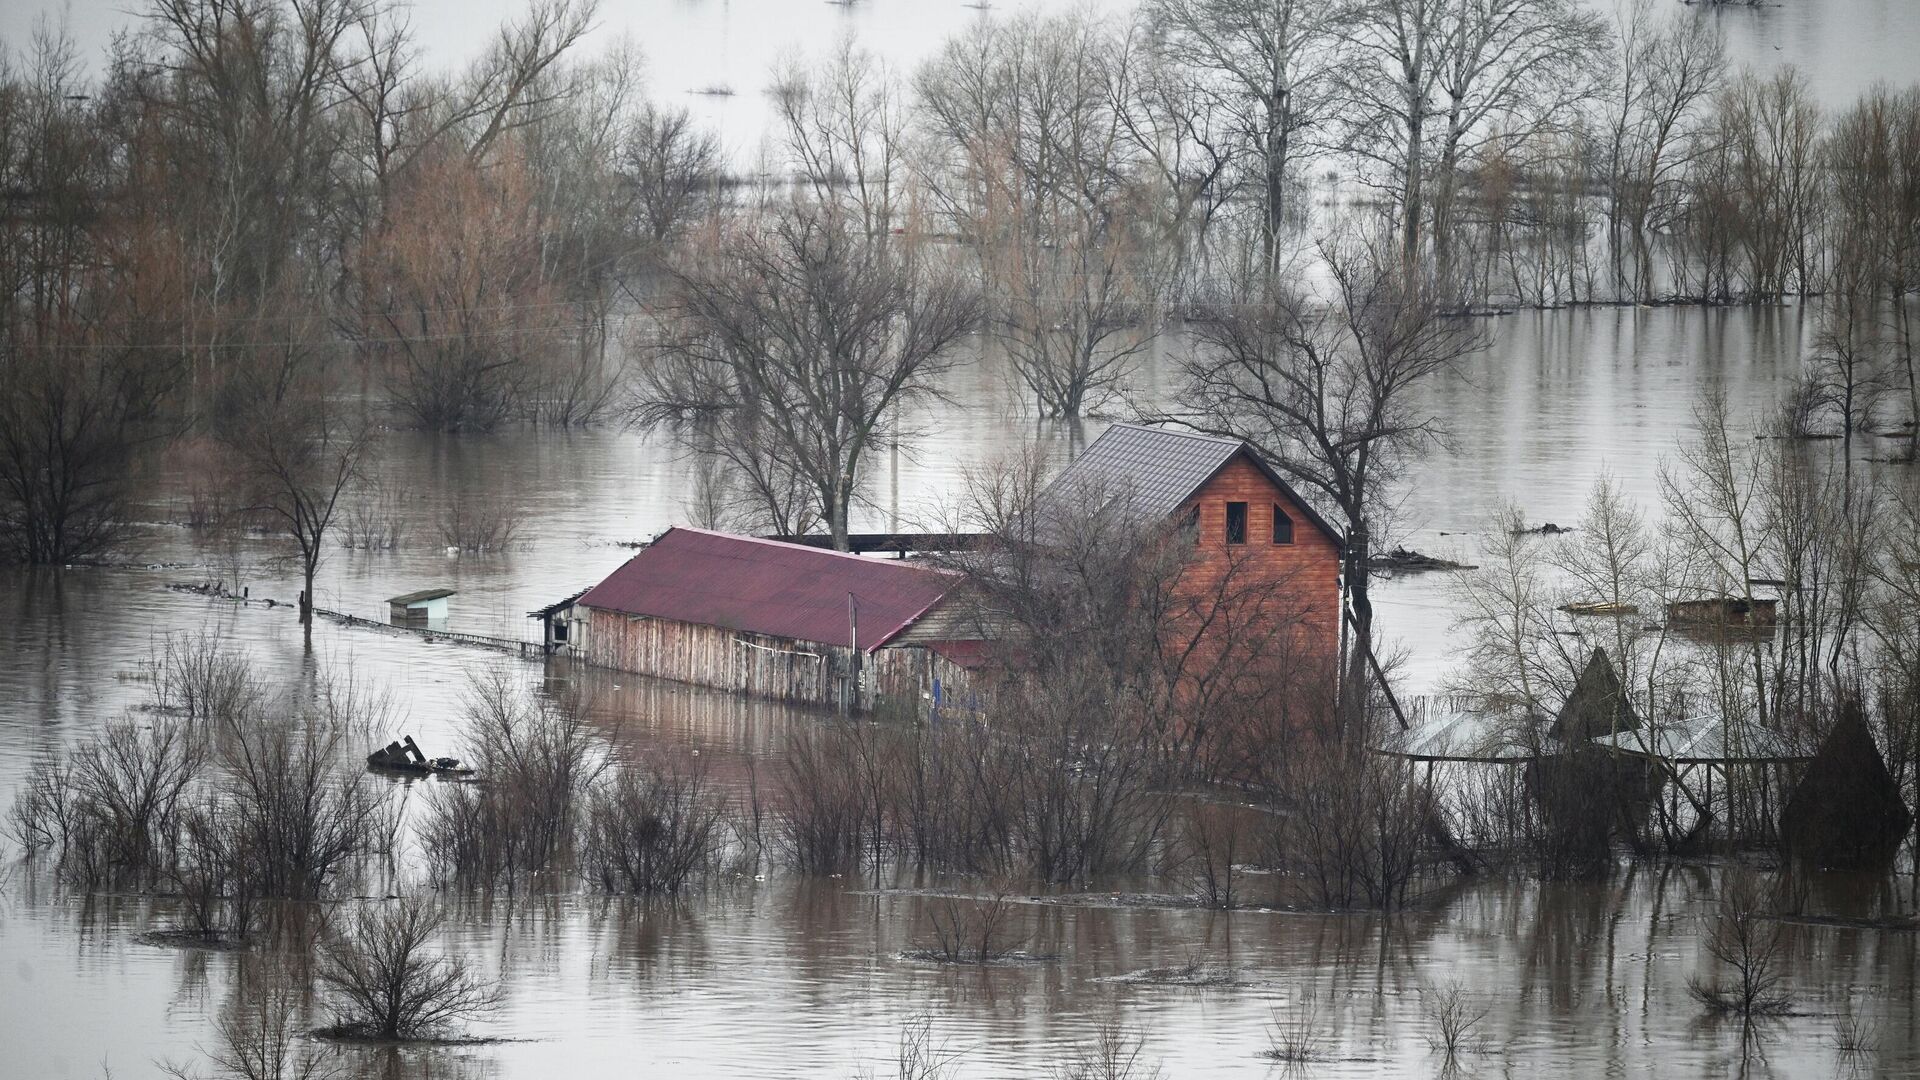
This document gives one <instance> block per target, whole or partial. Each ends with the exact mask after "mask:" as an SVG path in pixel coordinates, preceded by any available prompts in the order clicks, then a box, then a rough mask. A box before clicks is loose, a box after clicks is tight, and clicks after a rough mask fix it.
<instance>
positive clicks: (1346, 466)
mask: <svg viewBox="0 0 1920 1080" xmlns="http://www.w3.org/2000/svg"><path fill="white" fill-rule="evenodd" d="M1321 254H1322V257H1323V258H1324V259H1325V261H1326V262H1327V264H1328V266H1329V269H1330V272H1331V278H1332V282H1333V286H1332V291H1331V294H1330V295H1329V296H1327V297H1326V298H1325V299H1324V300H1323V299H1319V298H1315V297H1311V296H1308V295H1305V294H1302V293H1297V292H1289V291H1284V290H1281V289H1279V288H1277V287H1275V286H1270V285H1260V286H1255V287H1254V288H1253V289H1251V290H1249V291H1247V292H1244V293H1239V294H1231V295H1229V296H1226V297H1223V298H1221V300H1219V301H1218V302H1216V303H1215V304H1214V305H1213V306H1212V307H1211V309H1210V310H1209V311H1208V312H1207V314H1208V317H1207V318H1206V319H1205V320H1203V321H1201V322H1199V323H1197V324H1195V343H1196V344H1195V349H1194V351H1193V353H1192V354H1191V355H1190V356H1189V357H1188V358H1187V359H1186V360H1185V361H1184V362H1183V365H1182V366H1183V368H1184V371H1185V375H1186V385H1185V388H1184V389H1183V390H1182V392H1181V395H1180V405H1181V407H1182V409H1183V410H1184V417H1185V418H1186V419H1187V420H1188V422H1189V423H1192V424H1195V425H1196V426H1198V427H1201V428H1203V429H1205V430H1209V431H1214V432H1219V433H1225V434H1232V435H1234V436H1236V437H1240V438H1244V439H1246V440H1247V441H1248V442H1250V443H1252V444H1253V445H1255V446H1258V447H1261V448H1263V451H1264V452H1265V453H1267V454H1268V455H1270V457H1271V459H1272V461H1273V464H1274V466H1275V467H1276V468H1278V469H1280V470H1281V471H1282V472H1283V473H1285V474H1286V475H1288V476H1290V477H1292V478H1293V479H1295V480H1296V481H1298V482H1299V483H1300V484H1301V485H1302V486H1303V487H1304V488H1305V489H1306V490H1307V491H1309V492H1311V493H1312V496H1313V497H1315V498H1318V499H1320V500H1323V501H1324V502H1325V503H1326V504H1327V505H1330V506H1332V507H1334V508H1335V509H1336V510H1337V512H1338V514H1339V517H1340V520H1341V522H1342V524H1343V525H1344V526H1345V531H1346V551H1345V564H1344V573H1343V580H1344V582H1345V585H1346V596H1347V608H1348V610H1347V613H1346V617H1347V618H1348V619H1349V620H1350V621H1351V625H1352V632H1353V642H1354V644H1353V648H1352V649H1351V650H1350V652H1349V654H1348V656H1347V669H1346V679H1345V684H1344V689H1343V697H1342V705H1341V710H1342V716H1343V717H1344V718H1345V720H1346V722H1348V723H1355V722H1357V720H1358V719H1359V717H1360V714H1361V712H1362V710H1363V708H1364V696H1365V695H1364V687H1365V686H1366V685H1367V682H1368V680H1367V677H1366V671H1367V666H1368V652H1369V650H1371V648H1372V634H1373V630H1372V627H1373V604H1372V601H1371V599H1370V597H1369V590H1368V584H1369V580H1370V570H1369V569H1368V561H1369V557H1370V554H1371V544H1370V540H1369V536H1370V522H1371V520H1372V519H1373V517H1374V516H1375V515H1376V514H1377V513H1378V512H1379V509H1380V505H1381V500H1382V499H1383V497H1384V496H1385V494H1386V488H1387V485H1389V484H1391V483H1392V482H1393V480H1394V479H1395V477H1396V476H1397V475H1398V471H1399V469H1400V467H1401V466H1402V465H1403V464H1404V463H1405V461H1406V460H1407V457H1408V455H1409V454H1411V453H1413V452H1415V451H1417V450H1419V449H1420V448H1421V447H1424V446H1430V445H1432V444H1433V443H1434V441H1435V440H1437V439H1438V438H1439V437H1440V434H1441V427H1440V423H1439V418H1438V417H1436V416H1434V415H1433V414H1432V413H1431V412H1428V411H1426V410H1424V409H1423V408H1422V407H1421V406H1420V404H1419V403H1418V402H1417V401H1416V400H1415V394H1416V392H1417V390H1418V388H1419V387H1420V386H1421V385H1422V384H1423V383H1425V382H1426V381H1427V380H1429V379H1431V378H1433V377H1435V376H1437V375H1439V374H1441V373H1443V372H1446V371H1448V370H1450V369H1452V368H1453V366H1454V365H1455V364H1456V363H1457V362H1458V361H1459V360H1460V359H1461V358H1462V357H1463V356H1466V355H1467V354H1469V353H1471V352H1473V351H1475V350H1476V349H1478V348H1480V346H1481V343H1482V340H1483V338H1482V336H1481V333H1480V331H1479V330H1478V329H1477V328H1475V327H1474V326H1473V325H1471V324H1470V323H1467V322H1465V321H1463V320H1457V319H1449V318H1447V317H1445V316H1444V315H1442V313H1441V312H1440V310H1439V309H1438V307H1437V306H1436V304H1435V301H1434V297H1433V294H1432V292H1431V289H1430V287H1429V286H1428V284H1427V283H1426V281H1425V280H1424V279H1421V278H1414V279H1408V278H1405V277H1403V276H1401V273H1400V272H1399V267H1398V260H1394V259H1390V258H1389V259H1383V258H1382V257H1381V252H1380V251H1379V249H1378V248H1377V247H1374V246H1368V245H1365V244H1360V243H1351V244H1347V245H1341V244H1338V243H1334V242H1327V243H1323V244H1322V245H1321Z"/></svg>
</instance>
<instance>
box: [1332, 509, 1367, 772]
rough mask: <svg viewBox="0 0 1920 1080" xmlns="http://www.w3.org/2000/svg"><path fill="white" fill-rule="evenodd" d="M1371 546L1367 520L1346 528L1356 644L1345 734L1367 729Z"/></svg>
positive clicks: (1343, 697)
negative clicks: (1369, 564) (1369, 544)
mask: <svg viewBox="0 0 1920 1080" xmlns="http://www.w3.org/2000/svg"><path fill="white" fill-rule="evenodd" d="M1368 561H1369V547H1368V540H1367V524H1366V521H1365V520H1364V519H1363V520H1361V521H1360V522H1359V523H1357V524H1355V525H1353V526H1352V527H1351V528H1349V529H1348V531H1347V564H1346V578H1347V605H1348V614H1349V617H1350V618H1351V619H1352V621H1353V648H1352V649H1351V650H1349V652H1348V654H1347V670H1346V676H1345V679H1344V681H1343V682H1342V684H1341V693H1340V727H1341V730H1342V732H1343V733H1344V734H1346V735H1349V736H1356V737H1357V736H1362V735H1364V733H1365V731H1366V709H1367V677H1368V676H1367V657H1368V655H1369V654H1370V652H1371V651H1372V649H1373V601H1372V599H1371V598H1370V597H1369V596H1368V584H1369V582H1368V574H1369V572H1370V571H1369V570H1368V566H1367V563H1368Z"/></svg>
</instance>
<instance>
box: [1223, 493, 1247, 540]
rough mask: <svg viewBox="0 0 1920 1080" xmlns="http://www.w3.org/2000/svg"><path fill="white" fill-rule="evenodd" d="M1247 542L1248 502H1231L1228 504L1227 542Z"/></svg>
mask: <svg viewBox="0 0 1920 1080" xmlns="http://www.w3.org/2000/svg"><path fill="white" fill-rule="evenodd" d="M1246 542H1247V504H1246V503H1243V502H1230V503H1228V504H1227V543H1229V544H1244V543H1246Z"/></svg>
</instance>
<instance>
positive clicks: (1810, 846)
mask: <svg viewBox="0 0 1920 1080" xmlns="http://www.w3.org/2000/svg"><path fill="white" fill-rule="evenodd" d="M1912 821H1913V818H1912V815H1911V814H1910V813H1909V812H1908V810H1907V804H1906V803H1905V802H1904V801H1902V800H1901V798H1900V787H1899V785H1898V784H1896V783H1894V779H1893V774H1892V773H1890V772H1888V771H1887V763H1886V761H1885V759H1883V758H1881V756H1880V748H1879V747H1878V746H1875V745H1874V742H1873V733H1872V732H1870V731H1868V730H1867V718H1866V714H1865V712H1864V711H1863V710H1862V709H1861V707H1860V701H1859V699H1858V698H1848V699H1847V701H1846V703H1845V704H1843V705H1842V706H1841V708H1840V719H1839V720H1837V721H1835V722H1834V725H1833V730H1832V731H1830V732H1828V733H1827V737H1826V740H1825V741H1824V742H1822V743H1821V744H1820V752H1819V753H1818V754H1815V755H1814V758H1813V760H1812V761H1810V762H1808V763H1807V768H1806V771H1805V772H1803V773H1801V774H1800V782H1799V783H1798V784H1795V785H1794V788H1793V794H1792V795H1791V796H1790V797H1789V798H1788V799H1787V805H1786V809H1784V810H1782V811H1781V812H1780V839H1781V842H1782V843H1783V844H1785V846H1786V849H1787V853H1788V854H1789V855H1791V856H1793V857H1794V858H1795V859H1797V860H1799V861H1801V862H1804V863H1807V864H1809V865H1812V866H1818V867H1823V868H1825V869H1830V870H1871V869H1877V868H1879V867H1882V866H1885V865H1886V863H1887V861H1888V860H1889V859H1891V858H1892V857H1893V854H1894V851H1895V849H1896V848H1898V847H1899V846H1900V838H1901V837H1903V836H1905V835H1906V832H1907V826H1908V825H1910V824H1912Z"/></svg>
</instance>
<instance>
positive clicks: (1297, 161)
mask: <svg viewBox="0 0 1920 1080" xmlns="http://www.w3.org/2000/svg"><path fill="white" fill-rule="evenodd" d="M1350 10H1351V9H1348V8H1342V7H1340V6H1338V5H1330V4H1317V3H1311V2H1307V0H1279V2H1277V3H1274V2H1262V0H1151V2H1150V3H1148V4H1147V5H1146V11H1147V18H1148V21H1149V25H1150V26H1152V27H1153V28H1154V29H1155V30H1157V31H1159V32H1160V33H1161V35H1162V37H1163V40H1162V44H1161V48H1162V50H1164V51H1165V52H1166V54H1167V55H1168V56H1169V57H1171V58H1172V59H1173V60H1174V62H1175V63H1177V64H1179V65H1180V66H1181V67H1182V68H1184V69H1186V70H1188V71H1190V72H1192V73H1193V76H1194V78H1195V80H1196V82H1197V84H1198V85H1197V92H1198V93H1199V94H1201V95H1202V96H1204V97H1206V98H1209V99H1214V100H1218V101H1219V102H1220V104H1221V106H1222V107H1223V108H1224V109H1225V110H1226V112H1227V115H1228V116H1230V117H1231V118H1232V120H1231V133H1232V136H1233V137H1234V139H1235V140H1236V141H1237V142H1238V143H1239V145H1240V146H1241V147H1242V148H1243V150H1244V153H1245V154H1246V155H1247V156H1248V157H1250V158H1251V159H1252V162H1253V165H1252V172H1253V174H1254V181H1255V182H1254V185H1253V189H1254V191H1255V193H1256V198H1257V201H1258V202H1259V205H1260V247H1261V254H1262V256H1263V263H1264V266H1265V267H1266V268H1267V269H1268V270H1269V271H1271V270H1272V269H1273V268H1275V267H1276V266H1277V265H1278V260H1279V238H1280V235H1281V233H1282V232H1283V231H1284V230H1285V229H1286V228H1287V227H1288V226H1289V225H1290V224H1293V223H1295V222H1297V221H1298V219H1299V217H1300V216H1301V215H1300V211H1299V210H1298V209H1297V208H1295V207H1293V206H1291V205H1290V200H1289V196H1288V186H1289V185H1290V184H1291V183H1293V182H1294V181H1295V180H1296V178H1297V173H1298V171H1299V168H1300V165H1301V163H1302V162H1303V161H1305V160H1307V158H1308V156H1309V154H1310V153H1311V150H1310V148H1309V146H1308V142H1309V140H1310V139H1311V138H1312V137H1313V135H1314V134H1315V132H1316V129H1318V128H1319V127H1320V126H1321V125H1323V124H1325V123H1326V122H1327V121H1328V120H1329V119H1331V117H1332V116H1333V113H1334V101H1335V96H1336V95H1335V89H1336V86H1337V83H1336V80H1335V77H1334V72H1335V69H1336V67H1337V64H1338V62H1339V60H1340V58H1341V55H1342V52H1341V50H1340V49H1339V48H1338V46H1337V44H1336V42H1337V40H1338V37H1337V35H1338V34H1339V32H1340V31H1341V30H1342V29H1344V19H1345V16H1346V15H1347V14H1348V13H1349V12H1350Z"/></svg>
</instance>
